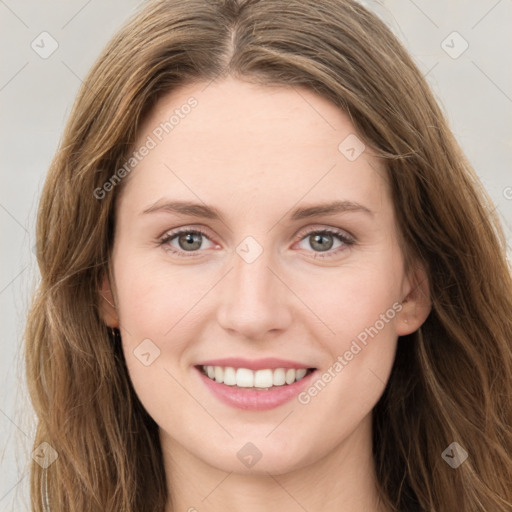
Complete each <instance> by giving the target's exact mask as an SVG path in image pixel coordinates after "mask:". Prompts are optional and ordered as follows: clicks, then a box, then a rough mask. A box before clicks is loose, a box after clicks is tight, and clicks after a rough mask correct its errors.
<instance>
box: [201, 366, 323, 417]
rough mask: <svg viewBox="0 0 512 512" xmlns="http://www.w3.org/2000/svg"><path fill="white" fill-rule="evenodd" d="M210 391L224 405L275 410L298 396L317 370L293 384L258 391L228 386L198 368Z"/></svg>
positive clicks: (257, 409) (247, 408) (255, 409)
mask: <svg viewBox="0 0 512 512" xmlns="http://www.w3.org/2000/svg"><path fill="white" fill-rule="evenodd" d="M196 370H197V371H198V372H199V375H200V377H201V379H202V380H203V382H204V383H205V385H206V386H207V387H208V389H209V390H210V391H211V392H212V393H213V394H214V395H215V396H216V397H217V398H218V399H219V400H220V401H221V402H223V403H225V404H227V405H230V406H232V407H236V408H238V409H246V410H253V411H266V410H268V409H274V408H275V407H279V406H280V405H283V404H284V403H286V402H289V401H290V400H292V399H293V398H294V397H295V396H297V395H298V394H299V393H300V392H301V391H302V390H303V389H304V388H305V387H306V386H307V385H308V383H309V382H310V381H311V379H312V376H313V375H314V373H315V372H316V370H314V371H312V372H311V373H309V374H308V375H306V376H305V377H304V378H302V379H301V380H299V381H297V382H294V383H293V384H283V385H282V386H274V387H272V388H270V389H262V390H259V391H258V390H256V389H255V388H239V387H237V386H227V385H226V384H221V383H219V382H217V381H215V380H212V379H210V378H209V377H207V376H206V375H205V374H204V373H203V372H202V371H201V370H200V369H198V368H196Z"/></svg>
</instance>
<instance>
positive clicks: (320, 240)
mask: <svg viewBox="0 0 512 512" xmlns="http://www.w3.org/2000/svg"><path fill="white" fill-rule="evenodd" d="M299 239H300V240H299V241H300V242H304V241H308V240H309V243H308V245H309V246H310V247H311V248H313V249H314V252H315V253H316V254H315V255H314V258H330V257H332V256H333V255H335V254H338V253H339V252H340V251H343V250H345V249H346V248H347V247H348V246H351V245H354V244H355V240H354V239H353V238H352V237H350V236H349V235H348V234H346V233H345V232H344V231H341V230H338V229H332V228H326V229H320V230H314V231H308V232H306V233H301V234H300V235H299ZM333 239H338V241H339V245H338V246H337V248H335V250H331V249H332V247H333V245H334V243H335V241H334V240H333ZM322 253H326V254H322Z"/></svg>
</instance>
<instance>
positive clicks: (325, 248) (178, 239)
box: [158, 228, 355, 258]
mask: <svg viewBox="0 0 512 512" xmlns="http://www.w3.org/2000/svg"><path fill="white" fill-rule="evenodd" d="M204 239H206V240H209V237H208V235H207V234H206V233H205V232H204V231H201V230H200V229H190V228H189V229H177V230H175V231H170V232H168V233H166V234H165V235H164V236H163V238H161V239H160V240H159V242H158V245H159V246H165V249H166V250H167V251H169V252H171V253H173V254H177V255H178V256H180V257H185V258H189V257H194V256H197V255H199V252H201V251H199V249H201V248H202V245H203V241H204ZM307 239H309V240H310V242H309V246H310V247H311V248H312V249H313V251H314V252H315V253H316V254H315V256H314V257H315V258H318V257H319V258H329V257H331V256H332V255H333V254H337V253H338V252H340V251H343V250H344V249H346V247H348V246H351V245H354V243H355V240H354V239H353V238H352V237H350V236H349V235H348V234H346V233H345V232H344V231H341V230H338V229H333V228H326V229H320V230H318V229H317V230H310V231H307V232H302V233H300V234H299V236H298V240H299V242H304V241H306V240H307ZM333 239H337V240H338V242H339V245H338V247H337V248H335V250H331V249H332V247H333V245H334V240H333ZM173 242H175V243H176V244H177V246H176V245H173ZM322 253H326V254H325V255H324V254H322Z"/></svg>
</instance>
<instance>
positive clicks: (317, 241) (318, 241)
mask: <svg viewBox="0 0 512 512" xmlns="http://www.w3.org/2000/svg"><path fill="white" fill-rule="evenodd" d="M325 238H330V242H331V243H330V244H329V243H327V246H326V245H325V244H323V245H322V243H321V240H322V239H325ZM315 244H319V245H318V247H317V248H318V249H320V250H321V251H327V250H329V249H330V248H331V247H332V237H331V236H330V235H325V234H319V235H314V236H313V243H312V244H311V245H312V246H313V247H314V245H315Z"/></svg>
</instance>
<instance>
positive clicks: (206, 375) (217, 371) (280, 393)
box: [194, 359, 317, 411]
mask: <svg viewBox="0 0 512 512" xmlns="http://www.w3.org/2000/svg"><path fill="white" fill-rule="evenodd" d="M210 363H211V364H208V362H204V363H201V364H198V365H196V366H195V367H194V368H195V370H196V371H197V375H198V376H199V378H200V380H201V381H202V382H203V384H204V385H205V386H206V388H207V389H208V390H209V391H210V392H211V393H212V395H213V396H214V397H215V398H216V399H218V400H219V401H220V402H222V403H223V404H226V405H229V406H231V407H235V408H237V409H245V410H253V411H264V410H268V409H273V408H275V407H278V406H280V405H283V404H285V403H286V402H289V401H290V400H292V399H293V398H295V397H296V396H297V395H298V394H299V393H300V392H301V391H303V390H304V389H305V388H306V387H307V386H308V385H309V383H311V381H312V379H313V377H314V375H315V372H317V368H307V367H304V366H303V365H301V364H299V363H292V362H285V361H282V360H274V359H268V360H261V361H258V362H255V361H247V360H234V359H231V360H217V361H211V362H210ZM229 363H231V366H228V364H229ZM235 364H236V366H235ZM242 364H243V366H242ZM246 366H252V367H253V368H247V367H246ZM269 366H270V367H269Z"/></svg>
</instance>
